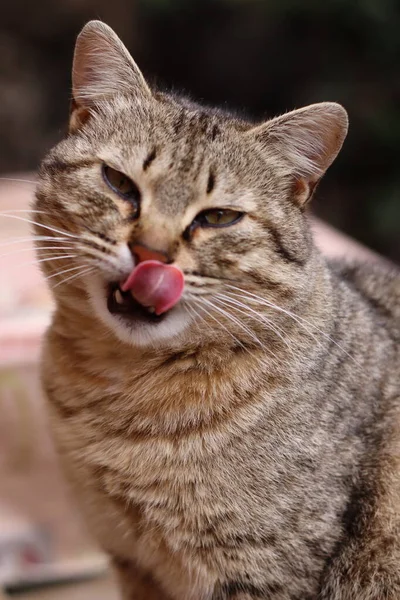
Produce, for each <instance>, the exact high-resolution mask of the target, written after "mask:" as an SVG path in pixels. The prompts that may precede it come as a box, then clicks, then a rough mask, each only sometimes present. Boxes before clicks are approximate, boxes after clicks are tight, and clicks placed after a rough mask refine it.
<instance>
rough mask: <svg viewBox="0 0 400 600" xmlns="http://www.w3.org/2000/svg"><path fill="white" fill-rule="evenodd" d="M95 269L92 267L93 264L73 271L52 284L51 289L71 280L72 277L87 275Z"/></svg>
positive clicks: (77, 277)
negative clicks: (68, 275)
mask: <svg viewBox="0 0 400 600" xmlns="http://www.w3.org/2000/svg"><path fill="white" fill-rule="evenodd" d="M95 270H96V267H93V266H90V267H87V268H86V269H84V270H83V271H79V273H74V274H73V275H70V277H66V278H65V279H62V280H61V281H59V282H58V283H56V284H55V285H54V286H53V289H54V288H56V287H59V286H60V285H62V284H63V283H67V281H72V280H73V279H79V277H83V276H84V275H89V273H91V272H93V271H95Z"/></svg>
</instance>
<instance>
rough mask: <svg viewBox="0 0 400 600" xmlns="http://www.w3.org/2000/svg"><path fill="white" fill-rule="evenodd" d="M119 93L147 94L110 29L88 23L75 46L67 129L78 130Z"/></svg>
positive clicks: (133, 64) (103, 25)
mask: <svg viewBox="0 0 400 600" xmlns="http://www.w3.org/2000/svg"><path fill="white" fill-rule="evenodd" d="M123 93H128V94H130V95H136V96H140V95H142V96H143V95H150V94H151V92H150V89H149V87H148V85H147V83H146V81H145V79H144V77H143V75H142V73H141V72H140V69H139V68H138V66H137V65H136V63H135V61H134V60H133V58H132V57H131V55H130V54H129V52H128V50H127V49H126V48H125V46H124V45H123V43H122V42H121V40H120V39H119V37H118V36H117V35H116V33H115V32H114V31H113V30H112V29H111V27H109V26H108V25H106V24H105V23H102V22H101V21H90V22H89V23H87V25H85V27H84V28H83V29H82V31H81V33H80V34H79V36H78V39H77V41H76V46H75V53H74V61H73V67H72V104H71V118H70V129H72V130H75V129H78V128H79V127H80V126H81V125H82V124H83V123H84V122H85V121H86V120H87V119H88V118H89V116H90V112H91V110H92V109H93V108H94V107H95V106H96V104H97V103H98V102H100V101H101V100H105V99H107V98H111V97H113V96H115V95H116V94H123Z"/></svg>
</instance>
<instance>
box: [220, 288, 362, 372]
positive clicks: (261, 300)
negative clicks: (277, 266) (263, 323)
mask: <svg viewBox="0 0 400 600" xmlns="http://www.w3.org/2000/svg"><path fill="white" fill-rule="evenodd" d="M227 287H230V288H232V289H235V290H237V291H239V292H240V293H241V294H240V295H239V294H232V295H237V296H239V297H240V298H242V299H243V295H245V296H246V297H247V298H248V299H249V300H251V299H252V298H253V299H254V300H253V301H257V302H258V303H259V304H264V305H265V306H269V307H270V308H272V309H275V310H277V311H279V312H281V313H284V314H286V315H287V316H288V317H290V318H292V319H293V320H294V321H296V322H297V323H298V324H299V325H301V326H302V327H303V329H304V330H305V331H306V332H307V333H308V334H309V335H311V337H312V338H313V339H315V340H316V342H317V343H318V344H320V342H319V341H318V338H317V337H316V335H315V334H313V333H312V331H310V330H309V329H308V328H307V327H306V325H308V326H309V327H312V328H313V329H314V330H315V331H316V332H317V333H319V334H320V335H322V336H323V337H324V338H325V339H327V340H328V341H330V342H332V343H333V344H335V346H337V347H338V348H339V349H340V350H341V351H342V352H343V353H344V354H346V356H348V357H349V358H350V359H351V360H352V361H353V362H354V363H355V364H356V365H357V366H359V367H360V366H361V365H360V363H359V362H358V361H357V360H356V359H355V358H354V357H353V356H351V354H349V353H348V352H347V350H345V349H344V348H343V347H342V346H341V345H340V344H338V342H336V341H335V340H334V339H333V338H332V337H331V336H330V335H328V334H327V333H325V332H324V331H322V329H320V328H319V327H317V326H316V325H314V324H313V323H311V322H310V321H308V320H307V319H304V318H303V317H301V316H300V315H297V314H295V313H293V312H291V311H289V310H287V309H285V308H282V307H281V306H278V305H277V304H274V303H273V302H271V301H269V300H267V299H266V298H262V297H261V296H257V294H253V293H251V292H248V291H247V290H243V289H241V288H239V287H236V286H233V285H227ZM305 324H306V325H305ZM320 345H321V346H322V344H320Z"/></svg>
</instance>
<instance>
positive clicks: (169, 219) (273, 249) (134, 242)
mask: <svg viewBox="0 0 400 600" xmlns="http://www.w3.org/2000/svg"><path fill="white" fill-rule="evenodd" d="M346 132H347V115H346V112H345V110H344V109H343V108H342V107H341V106H339V105H338V104H335V103H321V104H315V105H311V106H308V107H305V108H302V109H300V110H296V111H293V112H290V113H287V114H284V115H283V116H281V117H278V118H276V119H272V120H270V121H267V122H265V123H261V124H258V125H254V124H252V123H248V122H245V121H243V120H241V119H238V118H236V117H233V116H232V115H229V114H225V113H223V112H220V111H218V110H213V109H208V108H204V107H202V106H199V105H197V104H195V103H192V102H190V101H188V100H186V99H182V98H179V97H174V96H171V95H168V94H163V93H160V92H157V91H153V90H151V89H150V87H149V86H148V84H147V83H146V81H145V79H144V77H143V75H142V73H141V72H140V70H139V69H138V67H137V66H136V64H135V63H134V61H133V59H132V58H131V56H130V55H129V53H128V52H127V50H126V48H125V47H124V46H123V44H122V43H121V41H120V40H119V39H118V37H117V36H116V34H115V33H114V32H113V31H112V30H111V29H110V28H109V27H108V26H106V25H105V24H104V23H101V22H97V21H92V22H90V23H88V25H86V27H85V28H84V29H83V31H82V32H81V34H80V35H79V37H78V41H77V45H76V50H75V57H74V65H73V100H72V106H71V116H70V131H69V134H68V136H67V137H66V139H65V140H63V141H62V142H61V143H60V144H58V145H57V146H56V147H55V148H54V149H53V150H52V151H51V152H50V154H49V155H48V156H47V157H46V159H45V160H44V161H43V164H42V168H41V172H40V182H39V186H38V191H37V201H36V205H35V210H36V214H35V219H36V220H37V221H39V222H40V224H41V225H40V226H38V227H37V228H36V234H37V239H38V246H40V248H43V247H45V243H44V242H42V241H40V238H41V237H42V236H44V235H53V236H54V239H53V241H52V242H51V244H50V245H51V246H52V247H56V248H58V247H59V248H60V250H59V252H56V254H57V256H58V258H55V257H54V251H53V255H50V256H49V250H39V251H38V252H39V256H40V257H41V258H44V259H46V258H50V260H43V262H42V263H41V264H42V266H43V268H44V272H45V275H46V276H47V278H48V282H49V284H50V286H51V287H52V289H53V292H54V296H55V298H56V301H58V302H62V301H63V298H65V297H68V298H70V299H71V298H73V299H74V302H75V305H76V306H78V307H79V305H80V304H81V305H82V307H83V306H86V307H87V306H88V305H89V306H90V307H91V310H92V312H93V315H94V318H97V319H99V320H100V321H101V322H102V323H103V325H104V324H105V325H106V327H107V328H109V329H111V330H113V331H114V332H115V334H116V335H117V337H119V338H120V339H122V340H123V341H125V342H128V343H131V344H134V345H142V346H143V345H153V346H154V345H156V346H157V345H159V344H163V343H166V342H167V341H168V340H171V339H173V338H174V339H176V338H177V336H182V335H186V336H187V335H192V336H193V335H199V333H198V332H199V330H200V329H201V327H203V326H204V329H205V328H209V329H210V331H213V334H214V335H216V336H217V337H218V336H222V337H223V336H225V337H226V336H231V338H233V339H239V340H243V338H246V337H247V338H248V339H247V341H251V336H252V331H253V327H254V328H255V329H256V324H257V319H258V327H260V321H259V319H260V316H258V317H257V318H256V317H255V316H254V317H253V325H252V324H251V323H252V314H251V312H250V311H249V310H247V314H245V313H246V308H245V307H243V305H246V306H247V307H249V306H250V305H249V302H250V301H251V300H252V299H253V300H254V302H255V303H256V302H257V298H258V299H259V300H258V302H260V303H261V299H264V300H265V304H264V306H263V308H265V307H267V308H268V306H271V305H272V304H275V305H278V306H280V307H282V308H283V309H284V310H286V309H287V308H290V307H291V306H293V305H294V304H296V302H299V300H301V299H302V298H303V297H306V295H307V293H308V292H307V290H309V289H310V282H311V281H312V278H313V268H312V259H313V256H314V255H315V249H314V246H313V243H312V240H311V236H310V231H309V228H308V225H307V220H306V218H305V206H306V204H307V202H308V200H309V199H310V197H311V195H312V192H313V190H314V188H315V185H316V184H317V183H318V181H319V179H320V178H321V177H322V175H323V174H324V172H325V171H326V169H327V168H328V167H329V165H330V164H331V163H332V161H333V160H334V159H335V157H336V155H337V153H338V152H339V150H340V147H341V145H342V143H343V140H344V138H345V136H346ZM46 243H47V242H46ZM53 257H54V258H53ZM145 260H153V261H157V264H160V265H163V264H164V265H165V264H167V265H170V266H171V265H172V271H173V273H175V275H176V273H178V272H179V273H180V272H181V273H183V276H184V281H185V288H184V291H183V295H182V296H181V297H180V299H179V301H178V300H177V301H173V302H172V304H173V306H172V307H171V308H170V309H169V310H165V311H163V312H162V314H161V315H156V314H155V313H154V312H153V309H152V307H151V306H143V305H142V304H140V303H139V302H137V299H136V300H134V299H133V298H132V295H131V294H130V293H129V292H125V293H122V294H121V289H120V288H121V286H122V284H123V282H124V281H125V280H126V279H127V278H128V277H129V276H130V275H131V274H132V272H133V270H134V268H135V265H137V264H138V263H141V262H143V261H145ZM173 267H176V268H177V270H175V271H174V270H173ZM172 271H171V272H172ZM162 272H163V268H162V267H161V273H162ZM175 275H174V276H175ZM174 276H171V278H170V279H168V277H167V278H166V281H167V284H168V283H169V282H170V283H171V285H173V284H174ZM177 294H178V295H177V298H178V297H179V293H178V292H177ZM167 295H168V291H167ZM172 295H173V294H172ZM136 298H137V297H136ZM268 303H269V304H268ZM143 304H146V302H143ZM260 306H261V305H260ZM260 306H259V307H258V309H260ZM256 308H257V307H254V306H253V307H252V308H250V310H253V311H255V312H254V314H256V313H257V314H258V315H260V310H258V309H257V310H256ZM261 312H262V311H261ZM194 325H196V327H197V329H196V328H195V327H194ZM227 330H228V331H227ZM227 339H230V338H229V337H228V338H227Z"/></svg>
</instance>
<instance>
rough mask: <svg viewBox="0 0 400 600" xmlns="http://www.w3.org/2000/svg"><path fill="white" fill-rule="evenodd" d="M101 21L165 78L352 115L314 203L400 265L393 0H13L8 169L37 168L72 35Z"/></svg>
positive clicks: (235, 96) (1, 80)
mask: <svg viewBox="0 0 400 600" xmlns="http://www.w3.org/2000/svg"><path fill="white" fill-rule="evenodd" d="M91 18H100V19H103V20H104V21H106V22H108V23H109V24H110V25H111V26H112V27H114V28H115V29H116V31H117V32H118V33H119V35H120V36H121V37H122V38H123V40H124V41H125V43H126V45H127V46H128V48H129V49H130V50H131V51H132V53H133V55H134V57H135V59H136V60H137V62H138V63H139V65H140V67H141V68H142V69H143V71H144V72H145V74H146V75H147V76H148V77H149V78H150V79H151V80H152V81H153V82H155V83H156V84H157V85H159V86H166V87H173V88H174V89H178V90H183V91H184V92H186V93H189V94H190V95H191V96H193V97H194V98H197V99H200V100H202V101H204V102H206V103H217V104H220V105H223V106H228V107H229V108H234V109H238V110H240V111H244V112H247V113H248V114H249V115H250V116H252V117H254V118H263V117H267V116H272V115H274V114H277V113H281V112H283V111H286V110H289V109H292V108H295V107H300V106H302V105H305V104H307V103H312V102H318V101H320V100H336V101H338V102H341V103H342V104H343V105H344V106H345V107H346V108H347V110H348V111H349V115H350V124H351V125H350V133H349V137H348V139H347V141H346V144H345V147H344V150H343V152H342V154H341V155H340V157H339V159H338V160H337V162H336V163H335V164H334V166H333V167H332V168H331V170H330V172H329V174H328V176H327V178H326V180H324V181H323V182H322V184H321V186H320V188H319V191H318V193H317V198H316V201H315V204H314V210H315V212H316V213H317V214H319V215H320V216H322V217H324V218H326V219H327V220H329V221H330V222H331V223H333V224H334V225H336V226H338V227H340V228H342V229H344V230H345V231H347V232H349V233H350V234H351V235H354V236H355V237H357V238H358V239H360V240H362V241H364V242H365V243H367V244H369V245H371V246H373V247H375V248H376V249H377V250H379V251H381V252H383V253H385V254H386V255H387V256H390V257H392V258H393V259H395V260H398V261H400V174H399V170H398V168H397V163H398V159H399V147H400V111H399V100H400V76H399V68H398V67H399V57H400V35H399V30H400V3H399V1H398V0H360V1H359V2H354V0H299V1H297V2H296V1H294V0H269V1H265V0H263V1H262V0H259V1H257V0H136V2H135V1H133V0H112V1H110V0H57V2H54V1H53V0H38V1H37V2H35V3H32V2H30V0H25V1H23V0H17V1H16V2H15V1H14V2H12V3H7V4H4V6H3V7H2V21H1V24H0V49H1V58H0V171H1V172H5V171H11V170H17V169H34V168H35V167H36V166H37V163H38V161H39V160H40V157H41V156H42V155H43V153H44V152H45V151H46V149H47V148H48V147H49V146H51V145H52V144H53V143H54V142H55V141H56V140H57V139H59V137H60V135H61V132H62V131H63V130H64V127H65V123H66V117H67V112H68V102H69V97H70V63H71V59H72V52H73V43H74V38H75V36H76V35H77V33H78V32H79V29H80V28H81V26H82V25H83V24H84V22H85V21H87V20H89V19H91Z"/></svg>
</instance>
